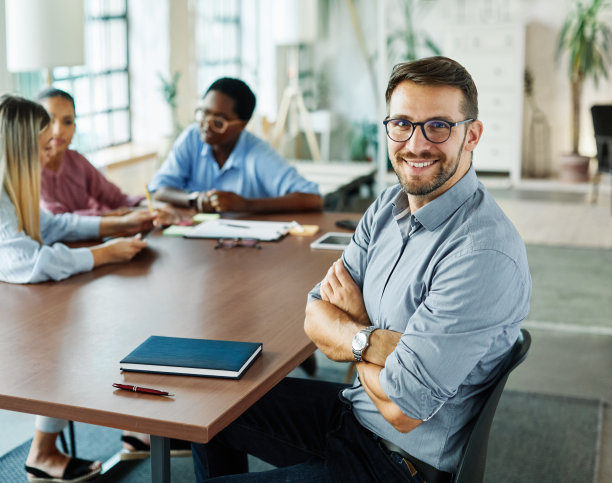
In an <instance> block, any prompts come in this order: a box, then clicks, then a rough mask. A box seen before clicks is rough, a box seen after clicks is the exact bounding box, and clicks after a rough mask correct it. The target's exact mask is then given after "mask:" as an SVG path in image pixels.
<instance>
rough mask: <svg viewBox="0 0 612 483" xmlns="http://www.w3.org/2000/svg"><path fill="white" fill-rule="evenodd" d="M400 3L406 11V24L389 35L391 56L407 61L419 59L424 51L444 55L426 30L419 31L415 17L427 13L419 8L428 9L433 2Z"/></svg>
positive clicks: (414, 0)
mask: <svg viewBox="0 0 612 483" xmlns="http://www.w3.org/2000/svg"><path fill="white" fill-rule="evenodd" d="M398 3H399V4H400V7H401V8H402V9H403V11H404V15H403V17H404V19H405V25H404V26H403V27H402V28H401V29H396V30H394V31H392V32H390V33H389V34H388V35H387V48H388V50H389V57H390V58H391V59H397V61H400V60H401V61H402V62H406V61H412V60H416V59H418V58H419V57H420V56H421V55H420V53H422V52H426V53H427V54H428V55H442V51H441V50H440V47H439V46H438V45H437V44H436V42H435V41H434V40H433V39H432V38H431V37H429V35H427V33H426V32H424V31H418V29H417V28H416V26H415V17H416V18H419V17H420V16H423V15H425V11H424V10H423V11H420V12H418V11H417V10H418V9H419V8H420V7H422V8H423V9H427V8H429V7H431V4H429V3H425V2H421V1H420V0H399V1H398Z"/></svg>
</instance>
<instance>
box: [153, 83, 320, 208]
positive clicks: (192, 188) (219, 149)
mask: <svg viewBox="0 0 612 483" xmlns="http://www.w3.org/2000/svg"><path fill="white" fill-rule="evenodd" d="M254 109H255V95H254V94H253V92H252V91H251V89H250V88H249V87H248V86H247V85H246V84H245V83H244V82H242V81H241V80H239V79H232V78H227V77H224V78H221V79H218V80H217V81H215V82H213V84H212V85H211V86H210V87H209V88H208V90H207V91H206V93H205V94H204V97H203V98H202V99H201V101H200V103H199V105H198V108H197V109H196V112H195V114H196V121H197V122H196V123H194V124H192V125H191V126H189V127H188V128H186V129H185V130H184V131H183V132H182V133H181V135H180V136H179V138H178V139H177V140H176V142H175V143H174V146H173V148H172V151H171V152H170V154H169V155H168V158H167V159H166V161H165V162H164V164H163V165H162V167H161V168H160V169H159V171H158V172H157V173H156V174H155V176H154V178H153V181H152V182H151V184H150V185H149V189H150V190H151V191H154V192H155V194H154V196H155V198H156V199H158V200H161V201H167V202H169V203H172V204H174V205H177V206H182V207H191V208H194V209H196V211H199V212H211V211H240V212H252V213H262V212H291V211H292V212H295V211H314V210H321V209H322V207H323V200H322V198H321V196H320V195H319V189H318V187H317V185H316V184H315V183H312V182H310V181H307V180H305V179H304V178H302V177H301V176H300V175H299V174H298V173H297V171H296V170H295V168H293V167H291V166H289V165H288V164H287V163H286V162H285V160H284V159H283V158H282V157H281V156H280V155H279V154H278V153H276V152H275V151H274V150H273V149H272V147H270V146H269V145H268V144H267V143H266V142H264V141H262V140H261V139H259V138H258V137H256V136H255V135H253V134H251V133H249V132H247V131H245V127H246V125H247V123H248V122H249V119H250V118H251V116H252V114H253V110H254Z"/></svg>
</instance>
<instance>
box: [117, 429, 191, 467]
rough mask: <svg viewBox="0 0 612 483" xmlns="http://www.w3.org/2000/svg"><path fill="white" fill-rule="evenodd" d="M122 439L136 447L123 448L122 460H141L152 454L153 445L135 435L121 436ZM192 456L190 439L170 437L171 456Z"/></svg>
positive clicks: (120, 457)
mask: <svg viewBox="0 0 612 483" xmlns="http://www.w3.org/2000/svg"><path fill="white" fill-rule="evenodd" d="M121 441H122V442H124V443H127V444H129V445H130V446H132V448H134V449H133V450H132V451H130V450H129V449H125V448H124V449H123V451H122V452H121V455H120V456H119V459H120V460H121V461H128V460H140V459H145V458H148V457H149V456H151V446H150V445H148V444H147V443H145V442H144V441H142V440H141V439H138V438H136V437H135V436H127V435H123V436H121ZM190 456H191V443H190V442H189V441H183V440H182V439H174V438H172V439H170V457H171V458H179V457H190Z"/></svg>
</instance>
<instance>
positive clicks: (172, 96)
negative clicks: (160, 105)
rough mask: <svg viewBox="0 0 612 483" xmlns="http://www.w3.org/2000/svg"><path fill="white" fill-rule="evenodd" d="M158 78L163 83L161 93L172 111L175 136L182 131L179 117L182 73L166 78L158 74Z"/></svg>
mask: <svg viewBox="0 0 612 483" xmlns="http://www.w3.org/2000/svg"><path fill="white" fill-rule="evenodd" d="M157 76H158V77H159V80H160V82H161V92H162V95H163V96H164V101H166V104H168V106H169V107H170V110H171V111H172V128H173V130H174V134H175V135H176V134H178V133H179V132H181V130H182V127H181V125H180V124H179V122H178V116H177V107H178V104H177V100H178V99H177V96H178V81H179V79H180V77H181V73H180V72H178V71H177V72H175V73H174V74H173V75H172V76H171V77H169V78H165V77H164V76H163V75H162V74H161V72H158V73H157Z"/></svg>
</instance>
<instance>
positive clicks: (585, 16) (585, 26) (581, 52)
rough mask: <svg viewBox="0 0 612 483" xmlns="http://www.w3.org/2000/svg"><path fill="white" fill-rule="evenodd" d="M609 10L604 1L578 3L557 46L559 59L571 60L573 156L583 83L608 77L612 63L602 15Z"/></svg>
mask: <svg viewBox="0 0 612 483" xmlns="http://www.w3.org/2000/svg"><path fill="white" fill-rule="evenodd" d="M607 7H609V5H608V4H606V2H605V1H604V0H591V1H590V2H589V3H583V2H576V4H575V6H574V8H573V10H572V11H570V12H569V14H568V16H567V18H566V20H565V22H564V24H563V27H562V29H561V33H560V35H559V40H558V44H557V59H559V58H560V57H561V56H562V55H563V54H566V55H567V56H568V57H569V78H570V82H571V88H572V96H571V99H572V154H578V143H579V140H580V111H581V108H582V88H583V84H584V81H585V80H587V79H592V80H593V82H594V83H595V85H597V82H598V81H599V79H601V78H602V77H603V78H606V79H607V78H608V69H609V67H610V65H611V63H612V30H611V29H610V26H609V25H608V24H606V23H605V22H604V21H602V20H601V18H600V14H601V11H602V10H603V9H604V8H607Z"/></svg>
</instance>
